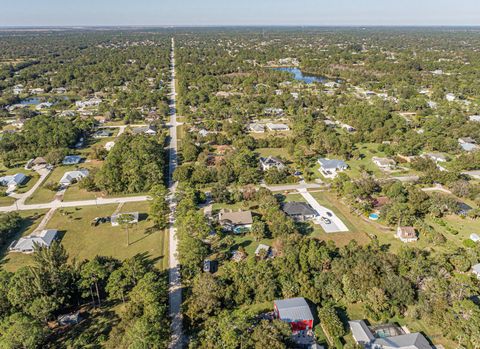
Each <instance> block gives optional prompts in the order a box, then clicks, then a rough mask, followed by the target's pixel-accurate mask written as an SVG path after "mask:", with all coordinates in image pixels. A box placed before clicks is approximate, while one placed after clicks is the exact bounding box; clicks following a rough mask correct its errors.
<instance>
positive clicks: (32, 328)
mask: <svg viewBox="0 0 480 349" xmlns="http://www.w3.org/2000/svg"><path fill="white" fill-rule="evenodd" d="M44 340H45V331H44V329H43V328H42V326H41V325H40V324H39V323H38V322H36V321H35V320H32V319H31V318H29V317H28V316H25V315H23V314H20V313H15V314H12V315H10V316H9V317H8V318H6V319H5V320H3V321H2V322H0V347H2V348H5V349H16V348H24V349H35V348H40V347H41V345H42V344H43V342H44Z"/></svg>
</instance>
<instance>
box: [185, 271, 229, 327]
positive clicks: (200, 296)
mask: <svg viewBox="0 0 480 349" xmlns="http://www.w3.org/2000/svg"><path fill="white" fill-rule="evenodd" d="M220 306H221V288H220V286H219V284H218V281H217V280H216V279H215V277H214V276H213V275H212V274H210V273H202V274H199V275H197V276H196V277H195V279H194V280H193V286H192V294H191V296H190V297H189V301H188V302H187V311H186V314H187V316H188V317H189V318H190V319H191V320H192V321H193V322H194V323H198V322H199V321H205V320H207V319H208V318H209V317H211V316H214V315H216V314H217V313H218V311H219V309H220Z"/></svg>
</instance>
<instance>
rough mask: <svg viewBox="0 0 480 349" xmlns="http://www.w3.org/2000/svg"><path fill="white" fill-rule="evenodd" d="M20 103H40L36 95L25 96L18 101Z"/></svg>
mask: <svg viewBox="0 0 480 349" xmlns="http://www.w3.org/2000/svg"><path fill="white" fill-rule="evenodd" d="M19 104H21V105H37V104H40V98H37V97H30V98H25V99H22V100H21V101H20V103H19Z"/></svg>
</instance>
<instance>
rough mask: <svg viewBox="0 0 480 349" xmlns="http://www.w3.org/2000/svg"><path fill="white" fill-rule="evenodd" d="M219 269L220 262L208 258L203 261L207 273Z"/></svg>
mask: <svg viewBox="0 0 480 349" xmlns="http://www.w3.org/2000/svg"><path fill="white" fill-rule="evenodd" d="M217 270H218V262H217V261H212V260H210V259H206V260H204V261H203V271H204V272H206V273H212V274H213V273H215V272H216V271H217Z"/></svg>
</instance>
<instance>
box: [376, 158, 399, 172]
mask: <svg viewBox="0 0 480 349" xmlns="http://www.w3.org/2000/svg"><path fill="white" fill-rule="evenodd" d="M372 161H373V163H374V164H375V165H377V166H378V168H380V169H381V170H393V169H394V168H395V165H396V162H395V160H393V159H389V158H379V157H376V156H374V157H373V158H372Z"/></svg>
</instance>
